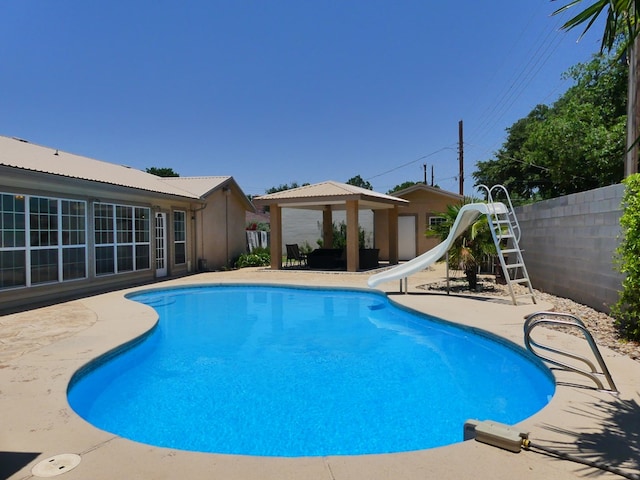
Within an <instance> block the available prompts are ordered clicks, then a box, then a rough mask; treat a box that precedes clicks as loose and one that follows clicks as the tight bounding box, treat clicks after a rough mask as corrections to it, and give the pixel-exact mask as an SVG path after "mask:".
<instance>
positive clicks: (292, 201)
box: [253, 180, 409, 210]
mask: <svg viewBox="0 0 640 480" xmlns="http://www.w3.org/2000/svg"><path fill="white" fill-rule="evenodd" d="M353 200H357V201H358V206H359V208H371V209H372V210H377V209H385V208H393V207H394V206H403V205H407V204H408V203H409V202H408V201H407V200H404V199H402V198H398V197H394V196H392V195H385V194H383V193H378V192H374V191H372V190H367V189H366V188H361V187H357V186H355V185H350V184H348V183H340V182H335V181H332V180H329V181H326V182H321V183H315V184H313V185H305V186H302V187H298V188H292V189H290V190H283V191H281V192H275V193H270V194H268V195H262V196H259V197H255V198H254V199H253V202H254V203H255V204H256V205H279V206H280V207H282V208H302V209H306V210H322V209H323V208H324V207H325V206H328V205H330V206H331V208H332V210H340V209H344V208H345V205H346V202H347V201H353Z"/></svg>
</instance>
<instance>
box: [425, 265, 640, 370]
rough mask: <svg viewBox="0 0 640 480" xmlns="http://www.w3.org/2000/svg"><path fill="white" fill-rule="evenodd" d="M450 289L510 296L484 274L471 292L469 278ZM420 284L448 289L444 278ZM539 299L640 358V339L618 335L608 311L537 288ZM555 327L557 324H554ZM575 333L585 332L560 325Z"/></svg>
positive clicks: (609, 345) (453, 281)
mask: <svg viewBox="0 0 640 480" xmlns="http://www.w3.org/2000/svg"><path fill="white" fill-rule="evenodd" d="M449 282H450V291H451V292H452V293H455V294H460V295H475V296H477V295H481V296H487V297H509V296H510V293H509V288H508V287H507V286H506V285H500V284H496V283H495V281H494V279H493V277H487V278H484V277H483V278H481V282H480V289H479V291H477V292H472V291H470V290H469V289H468V287H467V282H466V280H465V279H463V278H453V279H450V281H449ZM515 287H516V294H517V292H518V290H520V293H525V292H526V290H525V289H524V288H523V287H522V286H520V285H516V286H515ZM418 288H421V289H424V290H436V291H446V288H447V287H446V283H445V282H437V283H429V284H425V285H420V286H419V287H418ZM534 293H535V295H536V299H537V300H538V301H541V302H547V303H550V304H552V305H553V307H554V308H553V310H554V311H555V312H561V313H571V314H573V315H576V316H577V317H578V318H580V319H581V320H582V321H583V322H584V324H585V325H586V326H587V328H588V329H589V332H591V335H593V338H594V339H595V341H596V343H597V344H598V345H600V346H603V347H607V348H610V349H611V350H614V351H616V352H619V353H621V354H623V355H627V356H629V357H630V358H632V359H634V360H636V361H638V362H640V343H638V342H631V341H627V340H623V339H621V338H620V335H618V332H617V330H616V327H615V325H614V320H613V318H611V317H610V316H609V315H607V314H606V313H602V312H598V311H597V310H594V309H593V308H591V307H587V306H586V305H582V304H580V303H577V302H574V301H573V300H569V299H568V298H562V297H556V296H554V295H550V294H548V293H545V292H541V291H539V290H535V289H534ZM554 328H555V327H554ZM557 328H559V329H560V330H564V331H566V332H567V333H570V334H572V335H577V336H582V335H581V334H580V333H579V332H578V331H577V330H576V329H573V328H568V329H567V328H563V327H557Z"/></svg>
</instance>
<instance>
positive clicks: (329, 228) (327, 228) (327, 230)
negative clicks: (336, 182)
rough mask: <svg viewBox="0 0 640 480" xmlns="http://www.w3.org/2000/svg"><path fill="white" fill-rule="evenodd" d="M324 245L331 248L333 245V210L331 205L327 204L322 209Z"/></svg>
mask: <svg viewBox="0 0 640 480" xmlns="http://www.w3.org/2000/svg"><path fill="white" fill-rule="evenodd" d="M322 244H323V245H322V246H323V247H324V248H331V247H332V246H333V211H332V210H331V205H325V206H324V208H323V209H322Z"/></svg>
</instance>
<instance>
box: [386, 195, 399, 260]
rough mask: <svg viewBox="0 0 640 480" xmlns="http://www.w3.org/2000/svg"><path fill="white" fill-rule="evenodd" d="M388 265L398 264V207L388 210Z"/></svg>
mask: <svg viewBox="0 0 640 480" xmlns="http://www.w3.org/2000/svg"><path fill="white" fill-rule="evenodd" d="M388 228H389V265H395V264H397V263H398V206H397V205H394V206H393V208H391V209H390V210H389V225H388Z"/></svg>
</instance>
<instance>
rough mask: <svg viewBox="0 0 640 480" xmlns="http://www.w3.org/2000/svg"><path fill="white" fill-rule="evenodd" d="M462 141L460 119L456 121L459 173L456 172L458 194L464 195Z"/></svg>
mask: <svg viewBox="0 0 640 480" xmlns="http://www.w3.org/2000/svg"><path fill="white" fill-rule="evenodd" d="M463 145H464V142H463V135H462V120H460V121H459V122H458V160H459V161H460V173H459V174H458V184H459V186H460V192H459V193H460V195H464V146H463Z"/></svg>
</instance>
